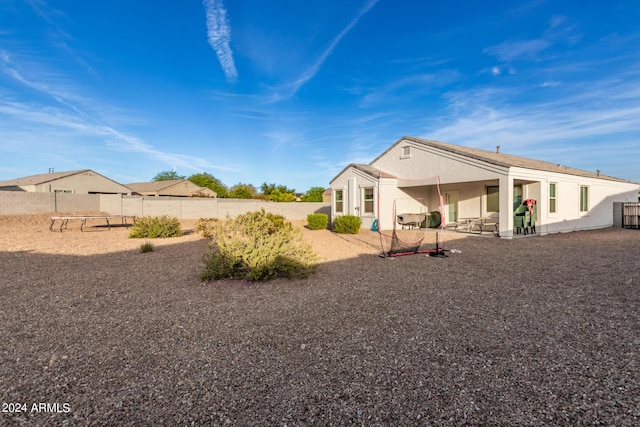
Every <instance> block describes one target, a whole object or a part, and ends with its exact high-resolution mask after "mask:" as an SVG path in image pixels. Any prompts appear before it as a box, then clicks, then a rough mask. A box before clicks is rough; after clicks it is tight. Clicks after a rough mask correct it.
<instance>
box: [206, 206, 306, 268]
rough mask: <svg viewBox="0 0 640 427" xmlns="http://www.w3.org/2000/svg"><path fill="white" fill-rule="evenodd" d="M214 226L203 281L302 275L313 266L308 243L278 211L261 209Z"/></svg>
mask: <svg viewBox="0 0 640 427" xmlns="http://www.w3.org/2000/svg"><path fill="white" fill-rule="evenodd" d="M214 228H215V230H214V232H213V239H212V240H211V242H210V243H209V252H208V253H207V254H205V256H204V263H205V271H204V272H203V273H202V275H201V279H202V280H203V281H209V280H218V279H226V278H234V279H247V280H252V281H265V280H269V279H274V278H276V277H288V278H304V277H308V276H309V275H310V274H311V273H313V271H314V270H315V268H316V261H317V257H316V255H315V254H314V253H313V251H312V249H311V246H310V245H309V244H307V243H306V242H305V241H303V240H302V234H301V233H300V230H296V229H294V228H293V226H292V225H291V223H290V222H287V221H286V220H285V218H284V217H283V216H281V215H274V214H271V213H266V212H265V211H264V209H263V210H261V211H260V212H250V213H246V214H244V215H239V216H237V217H236V218H234V219H230V218H228V219H227V221H225V222H224V223H217V224H215V227H214Z"/></svg>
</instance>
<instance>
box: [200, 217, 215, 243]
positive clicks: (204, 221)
mask: <svg viewBox="0 0 640 427" xmlns="http://www.w3.org/2000/svg"><path fill="white" fill-rule="evenodd" d="M217 222H218V220H217V219H216V218H200V219H199V220H198V222H197V223H196V232H197V233H200V234H202V237H204V238H205V239H211V238H212V237H213V232H214V229H215V226H216V223H217Z"/></svg>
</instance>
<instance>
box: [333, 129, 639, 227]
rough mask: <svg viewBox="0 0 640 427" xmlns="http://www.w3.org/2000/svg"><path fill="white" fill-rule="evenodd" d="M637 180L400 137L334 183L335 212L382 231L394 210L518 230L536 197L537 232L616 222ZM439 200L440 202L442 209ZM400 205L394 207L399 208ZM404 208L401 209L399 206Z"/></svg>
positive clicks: (633, 193) (634, 194) (450, 222)
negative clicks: (619, 205) (520, 216)
mask: <svg viewBox="0 0 640 427" xmlns="http://www.w3.org/2000/svg"><path fill="white" fill-rule="evenodd" d="M639 188H640V184H638V183H636V182H631V181H628V180H624V179H619V178H614V177H611V176H605V175H602V174H600V171H598V172H588V171H583V170H579V169H573V168H570V167H567V166H563V165H560V164H555V163H550V162H545V161H540V160H534V159H528V158H524V157H519V156H513V155H510V154H505V153H501V152H500V148H499V147H497V149H496V151H488V150H481V149H477V148H469V147H464V146H459V145H453V144H447V143H443V142H438V141H432V140H428V139H422V138H415V137H409V136H406V137H403V138H401V139H400V140H398V141H397V142H396V143H395V144H393V145H392V146H391V147H390V148H389V149H387V150H386V151H385V152H383V153H382V154H380V155H379V156H378V157H376V158H375V159H374V160H373V161H372V162H371V163H369V164H368V165H364V164H350V165H348V166H347V167H346V168H344V169H343V170H342V171H341V172H340V173H339V174H338V175H337V176H336V177H335V178H334V179H333V180H332V181H331V192H332V197H331V214H332V218H335V217H336V216H339V215H357V216H360V217H361V218H362V223H363V227H367V228H368V227H371V225H372V223H373V221H374V220H375V219H377V220H378V222H379V227H380V229H382V230H389V229H392V228H393V227H394V221H397V220H398V218H397V214H400V213H419V212H420V213H424V212H426V211H434V210H438V211H441V210H442V212H440V215H441V217H442V220H443V221H444V223H445V224H446V225H453V224H457V223H459V222H460V221H463V220H465V218H491V221H492V222H493V223H496V227H497V228H498V231H499V234H500V237H504V238H512V237H513V235H514V220H515V219H514V210H515V209H516V208H517V207H518V206H521V205H522V204H523V202H524V201H525V200H530V199H533V200H535V201H536V206H535V208H536V211H535V221H536V231H537V232H538V233H540V234H547V233H556V232H565V231H574V230H587V229H595V228H604V227H608V226H611V225H613V202H624V201H635V200H636V198H637V195H638V189H639ZM441 206H442V208H441ZM394 207H395V211H394ZM402 211H404V212H402Z"/></svg>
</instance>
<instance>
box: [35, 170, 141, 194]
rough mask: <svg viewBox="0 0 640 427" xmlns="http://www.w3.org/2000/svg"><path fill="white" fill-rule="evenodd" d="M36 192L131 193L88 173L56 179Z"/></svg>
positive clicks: (36, 187)
mask: <svg viewBox="0 0 640 427" xmlns="http://www.w3.org/2000/svg"><path fill="white" fill-rule="evenodd" d="M33 188H34V191H36V192H43V193H48V192H54V191H70V192H71V193H73V194H88V193H120V194H128V193H130V192H131V190H129V189H128V188H127V187H125V186H124V185H120V184H118V183H117V182H114V181H111V180H110V179H107V178H105V177H104V176H102V175H99V174H97V173H95V172H91V171H87V172H83V173H79V174H76V175H72V176H67V177H64V178H60V179H56V180H55V181H51V182H47V183H44V184H38V185H34V186H33Z"/></svg>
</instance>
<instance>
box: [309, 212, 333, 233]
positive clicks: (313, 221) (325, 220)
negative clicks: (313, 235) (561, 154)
mask: <svg viewBox="0 0 640 427" xmlns="http://www.w3.org/2000/svg"><path fill="white" fill-rule="evenodd" d="M327 225H329V215H327V214H323V213H317V214H309V215H307V226H308V227H309V229H310V230H324V229H325V228H327Z"/></svg>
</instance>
